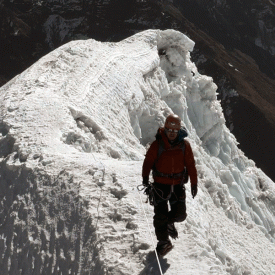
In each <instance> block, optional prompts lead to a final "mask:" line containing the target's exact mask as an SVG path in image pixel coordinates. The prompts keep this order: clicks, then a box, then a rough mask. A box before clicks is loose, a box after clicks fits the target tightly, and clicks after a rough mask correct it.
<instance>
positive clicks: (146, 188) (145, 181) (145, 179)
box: [142, 177, 151, 196]
mask: <svg viewBox="0 0 275 275" xmlns="http://www.w3.org/2000/svg"><path fill="white" fill-rule="evenodd" d="M142 184H143V186H144V194H146V195H147V196H149V192H150V188H151V187H150V185H149V177H143V181H142Z"/></svg>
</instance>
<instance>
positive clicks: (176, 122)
mask: <svg viewBox="0 0 275 275" xmlns="http://www.w3.org/2000/svg"><path fill="white" fill-rule="evenodd" d="M180 123H181V119H180V117H179V116H177V115H175V114H171V115H169V116H168V117H167V118H166V120H165V124H164V129H165V133H166V136H167V137H168V139H169V140H170V141H173V140H175V139H176V137H177V136H178V132H179V130H180V127H181V125H180Z"/></svg>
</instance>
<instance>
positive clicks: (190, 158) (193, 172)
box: [184, 140, 198, 186]
mask: <svg viewBox="0 0 275 275" xmlns="http://www.w3.org/2000/svg"><path fill="white" fill-rule="evenodd" d="M184 163H185V165H186V168H187V170H188V175H189V176H190V181H191V186H193V185H197V183H198V175H197V169H196V165H195V159H194V155H193V151H192V148H191V145H190V143H189V142H188V141H187V140H185V153H184Z"/></svg>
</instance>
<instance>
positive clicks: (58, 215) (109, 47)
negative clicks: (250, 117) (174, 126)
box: [0, 30, 275, 275]
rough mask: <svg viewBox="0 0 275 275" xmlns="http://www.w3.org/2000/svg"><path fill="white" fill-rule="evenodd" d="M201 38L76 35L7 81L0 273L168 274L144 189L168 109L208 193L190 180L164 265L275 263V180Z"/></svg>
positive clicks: (194, 270) (185, 270)
mask: <svg viewBox="0 0 275 275" xmlns="http://www.w3.org/2000/svg"><path fill="white" fill-rule="evenodd" d="M193 47H194V42H193V41H191V40H190V39H189V38H188V37H186V36H185V35H184V34H182V33H179V32H177V31H174V30H166V31H159V30H147V31H145V32H141V33H138V34H136V35H134V36H132V37H130V38H128V39H126V40H123V41H121V42H119V43H101V42H97V41H95V40H92V39H90V40H85V41H74V42H70V43H68V44H66V45H64V46H62V47H60V48H58V49H56V50H54V51H53V52H51V53H50V54H48V55H46V56H45V57H43V58H41V59H40V60H39V61H38V62H37V63H35V64H34V65H33V66H32V67H30V68H29V69H28V70H26V71H25V72H23V73H22V74H20V75H18V76H17V77H15V78H14V79H12V80H11V81H10V82H8V83H7V84H6V85H5V86H3V87H2V88H1V89H0V133H1V136H0V158H1V159H0V176H1V177H0V184H1V190H2V192H1V194H0V201H1V213H0V217H1V225H0V254H1V258H0V259H1V260H0V270H3V274H29V273H30V272H31V271H32V270H33V271H34V273H35V274H160V271H159V266H158V264H157V261H156V259H155V256H154V247H155V245H156V239H155V236H154V232H153V226H152V217H153V209H152V207H151V206H149V205H148V204H146V203H145V199H146V198H145V197H144V195H143V194H140V193H139V192H138V191H137V188H136V187H137V185H139V184H140V183H141V181H142V179H141V167H142V162H143V156H144V154H145V152H146V149H145V148H146V146H147V145H148V143H150V142H152V141H153V140H154V135H155V133H156V130H157V129H158V127H159V126H161V125H162V124H163V123H164V120H165V117H166V116H167V115H168V114H169V113H170V112H174V113H176V114H178V115H179V116H180V117H181V118H182V121H183V124H184V125H185V126H186V128H187V129H188V132H189V138H188V139H189V141H190V143H191V146H192V148H193V151H194V155H195V159H196V166H197V170H198V175H199V192H198V195H197V197H196V198H195V199H194V200H193V199H192V198H191V194H190V186H189V184H187V185H186V189H187V211H188V217H187V220H186V221H185V222H183V223H181V224H177V225H176V226H177V228H178V231H179V235H180V238H179V239H178V240H176V241H175V242H174V245H175V248H174V250H172V251H171V253H169V254H168V255H167V257H166V258H164V259H161V260H160V265H161V269H162V272H163V273H165V274H185V275H186V274H234V275H235V274H246V275H248V274H274V273H275V260H274V254H275V246H274V233H275V218H274V213H275V208H274V203H275V185H274V183H273V182H272V181H271V180H270V179H269V178H268V177H267V176H266V175H265V174H264V173H263V172H262V171H261V170H260V169H258V168H257V167H256V166H255V163H254V162H253V161H252V160H249V159H247V158H246V157H245V155H244V154H243V153H242V152H241V151H240V150H239V149H238V148H237V141H236V140H235V138H234V136H233V135H232V134H231V133H230V131H229V130H228V129H227V128H226V126H225V120H224V116H223V110H222V108H221V106H220V102H219V101H217V97H216V89H217V86H216V85H215V83H213V81H212V78H211V77H208V76H204V75H200V74H199V73H198V71H197V69H196V67H195V65H194V64H193V63H192V62H191V60H190V54H189V52H190V51H192V49H193ZM240 119H241V118H240ZM144 211H145V213H146V215H145V213H144ZM147 219H148V221H149V223H147ZM150 232H151V234H150Z"/></svg>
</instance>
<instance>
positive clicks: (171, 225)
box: [167, 223, 179, 239]
mask: <svg viewBox="0 0 275 275" xmlns="http://www.w3.org/2000/svg"><path fill="white" fill-rule="evenodd" d="M167 232H168V234H169V236H170V237H171V238H172V239H177V238H178V236H179V234H178V231H177V229H176V227H175V225H174V223H168V224H167Z"/></svg>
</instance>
